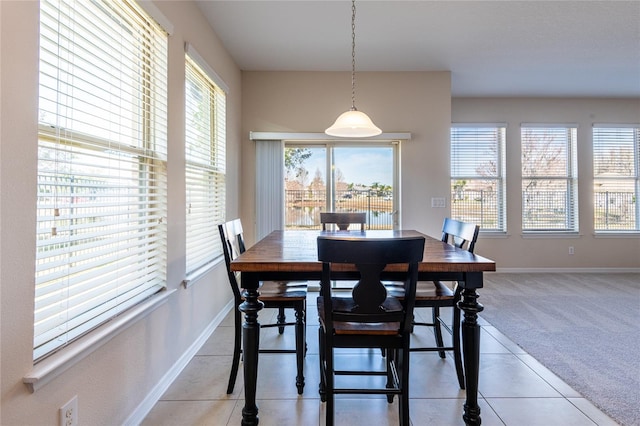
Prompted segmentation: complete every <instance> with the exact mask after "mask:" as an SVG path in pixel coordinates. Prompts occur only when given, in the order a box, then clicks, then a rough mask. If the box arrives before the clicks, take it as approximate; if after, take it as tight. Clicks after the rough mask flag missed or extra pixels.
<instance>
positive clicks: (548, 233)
mask: <svg viewBox="0 0 640 426" xmlns="http://www.w3.org/2000/svg"><path fill="white" fill-rule="evenodd" d="M580 237H582V234H580V233H579V232H570V231H557V232H554V231H541V232H523V233H522V238H525V239H526V238H532V239H535V238H580Z"/></svg>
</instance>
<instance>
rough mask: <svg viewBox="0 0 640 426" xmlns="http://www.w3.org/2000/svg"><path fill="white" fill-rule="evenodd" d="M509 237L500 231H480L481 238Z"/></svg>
mask: <svg viewBox="0 0 640 426" xmlns="http://www.w3.org/2000/svg"><path fill="white" fill-rule="evenodd" d="M510 236H511V235H510V234H507V233H506V232H502V231H484V232H483V231H482V229H480V237H482V238H509V237H510Z"/></svg>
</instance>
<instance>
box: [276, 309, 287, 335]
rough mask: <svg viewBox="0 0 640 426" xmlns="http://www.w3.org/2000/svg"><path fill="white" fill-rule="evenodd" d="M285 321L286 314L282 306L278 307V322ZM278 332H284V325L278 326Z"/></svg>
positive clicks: (282, 322)
mask: <svg viewBox="0 0 640 426" xmlns="http://www.w3.org/2000/svg"><path fill="white" fill-rule="evenodd" d="M285 322H287V315H286V314H285V312H284V308H278V320H277V323H278V324H284V323H285ZM278 333H280V334H282V333H284V325H282V326H279V327H278Z"/></svg>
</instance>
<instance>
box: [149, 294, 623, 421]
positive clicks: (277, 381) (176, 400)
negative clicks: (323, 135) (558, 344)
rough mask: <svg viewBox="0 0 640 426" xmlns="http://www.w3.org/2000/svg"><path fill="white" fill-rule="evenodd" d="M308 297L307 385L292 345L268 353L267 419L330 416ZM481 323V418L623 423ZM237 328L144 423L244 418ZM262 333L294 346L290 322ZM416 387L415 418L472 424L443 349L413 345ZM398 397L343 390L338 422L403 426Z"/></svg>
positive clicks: (226, 330)
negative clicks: (288, 350) (235, 364)
mask: <svg viewBox="0 0 640 426" xmlns="http://www.w3.org/2000/svg"><path fill="white" fill-rule="evenodd" d="M308 305H309V306H308V312H307V344H308V350H307V357H306V363H305V381H306V386H305V389H304V393H303V395H298V394H297V392H296V386H295V355H294V354H260V365H259V374H258V389H257V392H258V398H259V399H258V407H259V410H260V413H259V419H260V425H261V426H288V425H291V426H298V425H300V426H315V425H324V405H325V404H323V403H322V402H320V399H319V397H318V382H319V379H318V374H319V373H318V365H317V363H318V344H317V324H318V322H317V311H316V310H315V295H314V294H310V295H309V304H308ZM268 315H271V317H272V318H274V317H275V312H270V311H268V310H264V311H262V312H261V314H260V317H261V318H264V320H266V319H267V316H268ZM291 315H292V314H291ZM416 315H419V316H427V317H430V310H428V309H422V310H417V311H416ZM444 315H449V313H446V314H444ZM264 320H263V321H264ZM480 324H481V325H482V331H481V355H480V383H479V390H480V394H479V405H480V408H481V416H482V424H483V425H485V426H494V425H501V426H504V425H506V426H537V425H539V426H551V425H562V426H571V425H575V426H586V425H599V426H609V425H616V424H617V423H616V422H614V421H613V420H612V419H611V418H609V417H608V416H606V415H605V414H603V413H602V412H601V411H599V410H598V409H597V408H596V407H595V406H593V405H592V404H591V403H590V402H589V401H587V400H585V399H584V398H582V397H581V395H580V394H578V393H577V392H576V391H574V390H573V389H571V388H570V387H569V386H568V385H566V384H565V383H564V382H562V381H561V380H560V379H559V378H558V377H556V376H555V375H554V374H553V373H551V372H550V371H549V370H547V369H546V368H545V367H544V366H542V365H541V364H540V363H538V362H537V361H536V360H535V359H534V358H533V357H531V356H530V355H528V354H527V353H525V352H523V351H522V349H520V348H519V347H518V346H516V345H515V344H514V343H513V342H511V341H510V340H509V339H508V338H507V337H505V336H504V335H503V334H501V333H500V332H499V331H498V330H497V329H495V328H494V327H492V326H491V325H490V324H488V323H487V322H485V321H483V320H482V319H480ZM232 333H233V320H232V318H231V316H227V318H226V319H225V321H224V322H223V323H222V324H221V325H220V326H219V327H218V328H217V329H216V330H215V331H214V333H213V334H212V335H211V337H210V338H209V340H208V341H207V342H206V343H205V344H204V345H203V347H202V348H201V349H200V351H199V352H198V354H197V355H196V356H194V358H193V359H192V360H191V361H190V363H189V364H188V365H187V367H186V368H185V369H184V370H183V372H182V373H181V374H180V376H179V377H178V378H177V379H176V380H175V382H174V383H173V384H171V386H170V387H169V389H168V390H167V391H166V392H165V394H164V395H163V396H162V398H161V399H160V400H159V401H158V402H157V404H156V405H155V406H154V408H153V409H152V410H151V412H150V413H149V414H148V416H147V418H146V419H145V420H144V422H143V423H142V425H143V426H152V425H153V426H156V425H157V426H161V425H172V426H173V425H175V426H195V425H210V426H224V425H234V426H235V425H239V424H240V422H241V419H242V407H243V405H244V399H243V398H244V397H243V383H242V366H241V367H240V373H239V374H238V380H237V382H236V386H235V389H234V392H233V394H231V395H227V394H226V393H225V392H226V387H227V380H228V377H229V376H228V374H229V369H230V366H231V354H232V344H231V339H232ZM416 333H417V336H415V339H414V341H415V342H416V343H418V342H419V341H420V340H421V339H428V341H429V342H433V334H432V332H431V331H430V330H429V329H428V328H427V327H418V328H417V329H416ZM445 335H446V333H445ZM260 338H261V346H262V347H275V346H276V345H280V346H283V345H286V346H289V347H294V338H293V328H292V327H288V328H287V330H286V331H285V333H284V334H283V335H278V334H277V329H274V328H269V329H263V330H262V332H261V337H260ZM340 358H341V359H344V360H346V361H349V360H354V359H359V360H360V361H359V362H380V361H381V357H380V353H379V351H371V352H369V353H365V354H362V353H361V354H355V353H353V351H352V352H351V353H344V354H342V355H341V356H340ZM410 389H411V391H410V392H411V406H410V407H411V408H410V410H411V413H410V414H411V422H412V424H413V425H414V426H418V425H420V426H421V425H436V426H449V425H464V422H463V421H462V405H463V404H464V398H465V394H464V391H461V390H460V389H459V388H458V385H457V380H456V374H455V368H454V366H453V359H452V358H451V357H449V356H447V358H446V359H444V360H443V359H440V358H439V357H438V355H437V353H425V352H423V353H420V352H414V353H412V354H411V382H410ZM396 404H397V402H394V403H393V404H388V403H387V401H386V398H385V397H384V396H361V397H360V396H357V395H356V396H351V395H349V396H347V395H340V396H338V397H336V425H349V426H386V425H397V424H398V410H397V405H396Z"/></svg>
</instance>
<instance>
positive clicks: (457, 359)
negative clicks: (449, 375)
mask: <svg viewBox="0 0 640 426" xmlns="http://www.w3.org/2000/svg"><path fill="white" fill-rule="evenodd" d="M452 327H453V335H452V339H453V360H454V363H455V365H456V374H457V375H458V384H459V385H460V389H464V388H465V387H464V370H463V369H462V353H461V352H462V351H461V350H460V309H458V308H457V307H455V306H454V307H453V324H452Z"/></svg>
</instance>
